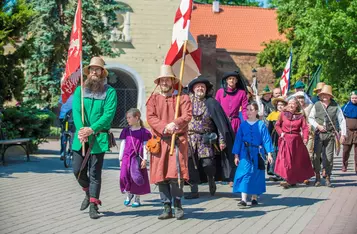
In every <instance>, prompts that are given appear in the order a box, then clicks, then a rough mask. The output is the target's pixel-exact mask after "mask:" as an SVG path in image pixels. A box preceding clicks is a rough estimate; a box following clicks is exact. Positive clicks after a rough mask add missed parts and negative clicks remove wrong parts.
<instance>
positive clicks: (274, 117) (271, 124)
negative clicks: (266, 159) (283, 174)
mask: <svg viewBox="0 0 357 234" xmlns="http://www.w3.org/2000/svg"><path fill="white" fill-rule="evenodd" d="M278 102H282V103H284V105H285V106H286V104H287V103H286V101H285V99H284V98H283V97H278V98H273V100H272V104H273V105H274V107H275V111H273V112H271V113H270V114H269V115H268V117H267V119H266V120H267V121H268V131H269V134H270V137H271V140H272V144H273V148H274V152H273V153H272V156H273V159H274V161H273V163H272V164H270V163H268V166H267V173H268V175H274V176H275V177H271V180H273V181H277V180H280V179H281V178H280V176H279V175H277V174H276V173H275V161H276V157H277V155H278V142H279V134H278V133H277V131H276V129H275V124H276V122H277V121H278V119H279V117H280V111H278V108H277V105H278ZM269 179H270V178H269Z"/></svg>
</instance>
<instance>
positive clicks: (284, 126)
mask: <svg viewBox="0 0 357 234" xmlns="http://www.w3.org/2000/svg"><path fill="white" fill-rule="evenodd" d="M275 129H276V132H277V133H278V134H279V136H282V133H284V136H283V137H280V138H279V143H278V145H279V151H278V156H277V159H276V163H275V173H276V174H278V175H279V176H280V177H282V178H283V179H284V180H285V181H286V182H287V183H288V184H286V185H287V186H284V188H288V187H289V186H290V185H294V184H296V183H302V182H304V180H308V179H310V178H311V177H312V176H314V171H313V169H312V166H311V161H310V157H309V153H308V151H307V149H306V146H305V145H304V142H303V139H304V140H305V141H306V142H307V140H308V137H309V128H308V125H307V122H306V119H305V116H304V114H303V113H301V112H295V113H291V112H290V111H284V112H282V113H281V114H280V117H279V119H278V121H277V122H276V124H275ZM301 132H302V134H303V138H302V136H301Z"/></svg>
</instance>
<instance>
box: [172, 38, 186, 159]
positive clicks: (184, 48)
mask: <svg viewBox="0 0 357 234" xmlns="http://www.w3.org/2000/svg"><path fill="white" fill-rule="evenodd" d="M186 47H187V40H186V41H185V43H184V44H183V51H182V60H181V69H180V81H179V83H178V84H179V88H178V94H177V99H176V108H175V118H174V119H177V118H178V115H179V107H180V98H181V91H182V85H181V84H182V81H183V72H184V71H185V58H186ZM175 139H176V133H174V134H172V137H171V147H170V155H171V156H172V155H173V154H174V149H175Z"/></svg>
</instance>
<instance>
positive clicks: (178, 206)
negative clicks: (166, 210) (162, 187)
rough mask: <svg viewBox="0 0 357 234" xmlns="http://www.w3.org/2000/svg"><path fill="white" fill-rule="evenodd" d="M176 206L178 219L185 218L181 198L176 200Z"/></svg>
mask: <svg viewBox="0 0 357 234" xmlns="http://www.w3.org/2000/svg"><path fill="white" fill-rule="evenodd" d="M174 207H175V217H176V219H179V220H180V219H183V214H184V213H183V209H182V205H181V199H175V200H174Z"/></svg>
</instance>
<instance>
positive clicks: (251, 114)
mask: <svg viewBox="0 0 357 234" xmlns="http://www.w3.org/2000/svg"><path fill="white" fill-rule="evenodd" d="M84 73H85V75H86V76H87V79H86V81H85V84H84V87H83V92H84V93H83V97H84V122H83V121H82V118H81V116H82V115H81V105H80V104H81V97H82V94H81V88H80V87H78V88H77V89H76V91H75V93H74V95H73V120H74V123H75V127H76V133H75V137H74V142H73V150H74V158H73V172H74V175H75V176H76V178H77V180H78V182H79V185H80V186H81V187H82V190H83V191H84V192H85V198H84V200H83V202H82V205H81V207H80V210H85V209H87V208H88V207H89V216H90V218H92V219H96V218H99V213H98V205H100V204H101V201H100V200H99V196H100V190H101V173H102V166H103V159H104V154H105V152H106V151H108V150H109V147H110V146H109V145H110V143H111V142H112V136H111V134H109V132H108V131H109V129H110V124H111V122H112V120H113V118H114V115H115V112H116V105H117V96H116V92H115V90H114V89H113V88H112V87H110V86H109V85H108V84H106V81H105V78H106V76H107V74H108V72H107V70H106V69H105V67H104V61H103V60H102V59H101V58H98V57H94V58H92V60H91V62H90V64H89V65H88V66H87V67H85V68H84ZM154 83H155V84H156V88H155V90H154V92H153V93H152V95H151V96H150V97H149V98H148V101H147V112H146V119H147V123H148V125H149V127H150V130H149V129H146V128H145V127H144V124H143V122H142V120H141V115H142V113H140V111H139V110H138V109H130V110H128V111H127V113H126V119H127V122H128V125H129V126H128V127H127V128H125V129H123V131H122V132H121V135H120V141H121V142H120V156H119V158H120V160H121V171H120V182H119V185H120V190H121V192H123V193H125V194H126V195H127V196H126V199H125V200H124V205H125V206H129V205H130V206H132V207H139V206H141V201H140V196H141V195H144V194H148V193H150V192H151V191H150V184H155V185H157V186H158V190H159V193H160V198H161V201H162V204H163V212H162V213H161V214H160V215H159V216H158V218H159V219H169V218H173V217H175V218H176V219H178V220H180V219H183V218H184V210H183V207H182V198H183V197H185V199H196V198H199V196H200V194H199V189H198V185H199V184H200V183H202V182H208V186H209V191H210V194H211V195H212V196H213V195H215V192H216V181H226V182H228V183H229V185H228V186H231V187H232V191H233V193H240V194H241V201H240V202H239V203H238V206H239V207H241V208H245V207H247V206H248V196H251V200H250V204H251V206H256V205H258V204H259V203H258V198H259V195H261V194H263V193H264V192H265V191H266V179H265V175H266V172H267V174H268V175H269V176H270V177H269V180H272V181H280V185H281V186H282V187H283V188H284V189H289V188H290V187H292V186H296V185H297V184H299V183H304V184H307V185H308V184H310V183H311V182H310V179H311V178H313V177H315V181H314V186H320V185H322V184H323V183H322V179H321V176H320V175H321V173H322V176H323V177H324V178H325V180H324V184H325V185H326V186H329V187H331V186H332V181H331V174H332V169H333V159H334V156H335V155H336V153H338V152H339V148H340V144H343V152H342V153H343V168H342V171H344V172H345V171H347V166H348V158H349V154H350V152H351V149H352V148H354V152H355V167H354V170H355V171H356V173H357V164H356V161H357V91H352V92H351V96H350V101H349V102H348V103H347V104H346V105H344V106H343V107H342V108H340V107H339V105H338V104H337V103H336V101H335V100H334V96H333V93H332V87H331V86H330V85H328V84H324V83H319V84H318V85H317V87H316V89H315V90H314V91H315V93H316V96H314V97H311V98H310V97H309V96H308V95H307V94H306V93H305V92H304V89H305V85H304V84H303V83H302V82H301V81H298V82H296V84H295V86H294V88H295V92H293V93H291V94H289V95H288V96H285V97H283V96H281V91H280V89H279V88H275V89H273V91H271V90H270V88H269V87H268V86H267V87H265V88H264V89H263V93H261V95H257V94H255V93H253V89H252V88H251V87H249V86H246V83H245V81H244V79H243V77H242V75H241V74H240V73H239V72H230V73H226V74H224V76H223V78H222V86H221V88H220V89H218V90H217V92H216V94H214V90H213V85H212V83H211V82H210V81H209V80H208V79H206V78H205V77H204V76H199V77H197V78H195V79H193V80H192V81H191V82H190V83H189V85H188V87H186V89H185V90H186V91H185V92H183V93H180V94H179V93H178V90H176V89H175V88H174V87H175V86H177V85H179V84H180V81H179V79H178V78H177V77H176V76H175V74H174V73H173V71H172V68H171V67H170V66H168V65H162V66H161V68H160V75H159V76H158V77H157V78H156V79H155V80H154ZM156 90H158V91H156ZM155 91H156V92H155ZM260 96H261V97H260ZM177 101H179V106H178V109H176V102H177ZM123 111H124V110H123ZM125 111H126V110H125ZM176 111H178V112H176ZM83 148H84V149H85V150H83ZM148 161H149V163H150V166H149V167H150V170H149V173H148V171H147V162H148ZM321 165H322V166H321ZM185 185H186V186H187V185H188V186H190V192H189V193H188V194H186V196H184V192H183V187H184V186H185ZM173 211H174V212H173Z"/></svg>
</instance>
